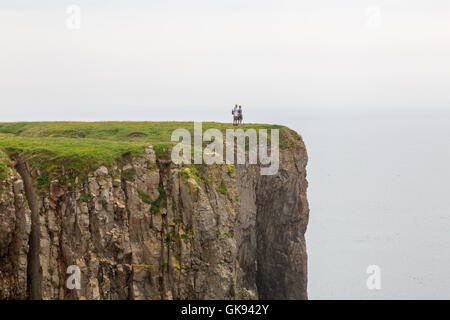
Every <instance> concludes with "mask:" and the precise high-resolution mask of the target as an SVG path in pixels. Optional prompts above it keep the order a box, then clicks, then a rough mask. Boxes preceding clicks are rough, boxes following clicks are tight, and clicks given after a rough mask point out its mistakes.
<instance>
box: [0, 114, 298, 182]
mask: <svg viewBox="0 0 450 320" xmlns="http://www.w3.org/2000/svg"><path fill="white" fill-rule="evenodd" d="M202 126H203V130H204V131H205V130H207V129H210V128H215V129H219V130H221V131H222V132H224V133H225V130H226V129H236V127H234V126H233V125H232V124H225V123H216V122H205V123H202ZM193 127H194V125H193V122H15V123H0V180H1V179H2V177H3V176H4V175H5V172H6V168H7V165H8V164H9V157H12V156H14V155H18V154H19V155H20V156H22V157H23V158H24V159H25V160H26V161H28V163H30V165H31V166H32V167H33V168H35V169H38V170H39V171H40V172H41V174H42V173H43V174H44V175H46V174H48V173H50V172H55V171H58V170H59V169H60V168H61V167H62V166H64V168H65V170H69V169H73V170H74V171H76V172H78V173H83V172H88V171H92V170H93V169H95V168H97V167H98V166H99V165H106V166H108V167H110V166H112V165H113V164H114V162H115V161H121V159H122V156H123V155H124V154H127V153H129V154H132V155H137V154H142V153H143V152H144V151H145V147H146V146H148V145H153V147H154V150H155V152H156V154H157V155H158V157H159V158H165V159H167V158H170V152H171V148H172V146H173V145H175V144H176V143H174V142H171V141H170V137H171V134H172V132H173V131H174V130H175V129H178V128H185V129H188V130H190V131H191V133H193ZM240 128H242V129H244V130H247V129H250V128H253V129H256V130H259V129H279V130H280V147H281V148H282V149H283V148H287V147H289V146H292V145H295V143H296V141H297V134H296V133H295V132H294V131H292V130H290V129H288V128H286V127H283V126H279V125H266V124H246V125H243V126H242V127H240ZM205 144H206V143H205ZM2 151H3V152H4V153H5V154H6V155H8V156H9V157H8V156H6V155H5V154H4V153H3V152H2ZM44 178H45V177H44ZM44 178H43V179H44Z"/></svg>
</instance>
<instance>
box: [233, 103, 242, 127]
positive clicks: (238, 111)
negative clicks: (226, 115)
mask: <svg viewBox="0 0 450 320" xmlns="http://www.w3.org/2000/svg"><path fill="white" fill-rule="evenodd" d="M231 114H232V115H233V126H239V125H241V124H242V106H239V108H238V105H235V106H234V108H233V110H232V111H231Z"/></svg>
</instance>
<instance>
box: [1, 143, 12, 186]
mask: <svg viewBox="0 0 450 320" xmlns="http://www.w3.org/2000/svg"><path fill="white" fill-rule="evenodd" d="M9 165H10V161H9V158H8V155H6V154H5V153H4V152H3V151H2V150H0V183H2V182H3V181H4V180H6V178H7V177H8V170H9V169H8V166H9Z"/></svg>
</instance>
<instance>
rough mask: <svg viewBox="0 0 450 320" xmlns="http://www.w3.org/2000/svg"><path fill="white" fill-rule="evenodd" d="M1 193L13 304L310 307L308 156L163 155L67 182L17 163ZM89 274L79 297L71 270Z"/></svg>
mask: <svg viewBox="0 0 450 320" xmlns="http://www.w3.org/2000/svg"><path fill="white" fill-rule="evenodd" d="M11 160H12V163H11V165H10V166H9V167H8V170H7V177H6V178H5V179H4V180H3V182H1V191H0V298H1V299H28V298H33V299H40V298H43V299H258V298H261V299H306V298H307V292H306V285H307V270H306V266H307V261H306V259H307V255H306V248H305V239H304V233H305V231H306V226H307V222H308V213H309V210H308V203H307V199H306V188H307V181H306V171H305V167H306V163H307V155H306V150H305V147H304V145H303V142H302V141H301V138H300V137H298V141H297V143H296V144H295V146H293V147H291V148H288V149H284V150H282V151H281V153H280V168H279V171H278V173H277V174H276V175H272V176H263V175H261V174H260V167H259V166H258V165H237V166H236V167H233V166H227V165H198V166H188V167H183V166H177V165H174V164H173V163H171V162H170V161H167V160H163V159H158V157H157V156H156V154H155V152H154V150H153V148H152V147H148V148H147V149H146V152H145V154H143V155H140V156H131V155H124V157H123V159H122V161H120V162H117V163H116V164H115V165H114V166H113V167H110V168H106V167H104V166H101V167H99V168H98V169H97V170H95V171H93V172H91V173H89V174H88V176H87V177H79V176H77V174H76V173H75V172H72V171H70V170H69V171H65V170H64V168H60V169H59V170H60V172H59V175H60V178H59V179H55V180H53V181H49V185H48V187H47V188H41V189H39V188H38V187H37V185H38V184H39V179H41V176H42V173H40V172H39V171H38V170H36V169H35V168H32V167H30V165H29V164H27V163H26V161H24V160H22V159H21V158H20V156H16V157H12V159H11ZM71 265H76V266H78V267H79V268H80V270H81V288H80V289H79V290H77V289H74V290H70V289H68V288H67V285H66V280H67V277H68V276H69V275H68V274H67V273H66V271H67V268H68V267H69V266H71Z"/></svg>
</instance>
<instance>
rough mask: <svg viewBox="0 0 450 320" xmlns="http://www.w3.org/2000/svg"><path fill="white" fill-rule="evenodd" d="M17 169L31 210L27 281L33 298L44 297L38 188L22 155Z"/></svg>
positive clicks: (18, 159) (16, 165)
mask: <svg viewBox="0 0 450 320" xmlns="http://www.w3.org/2000/svg"><path fill="white" fill-rule="evenodd" d="M14 167H15V169H16V170H17V172H18V173H19V175H20V176H21V178H22V180H23V184H24V188H25V196H26V198H27V202H28V206H29V208H30V210H31V234H30V239H29V248H30V249H29V251H28V267H27V281H28V284H29V286H28V287H29V289H28V290H29V297H30V299H33V300H40V299H42V286H41V284H42V274H41V266H40V262H39V251H40V220H39V205H38V200H37V194H36V190H35V189H34V185H33V180H32V178H31V174H30V171H29V169H28V165H27V163H26V162H25V161H24V160H23V159H22V158H20V157H16V158H15V166H14Z"/></svg>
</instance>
